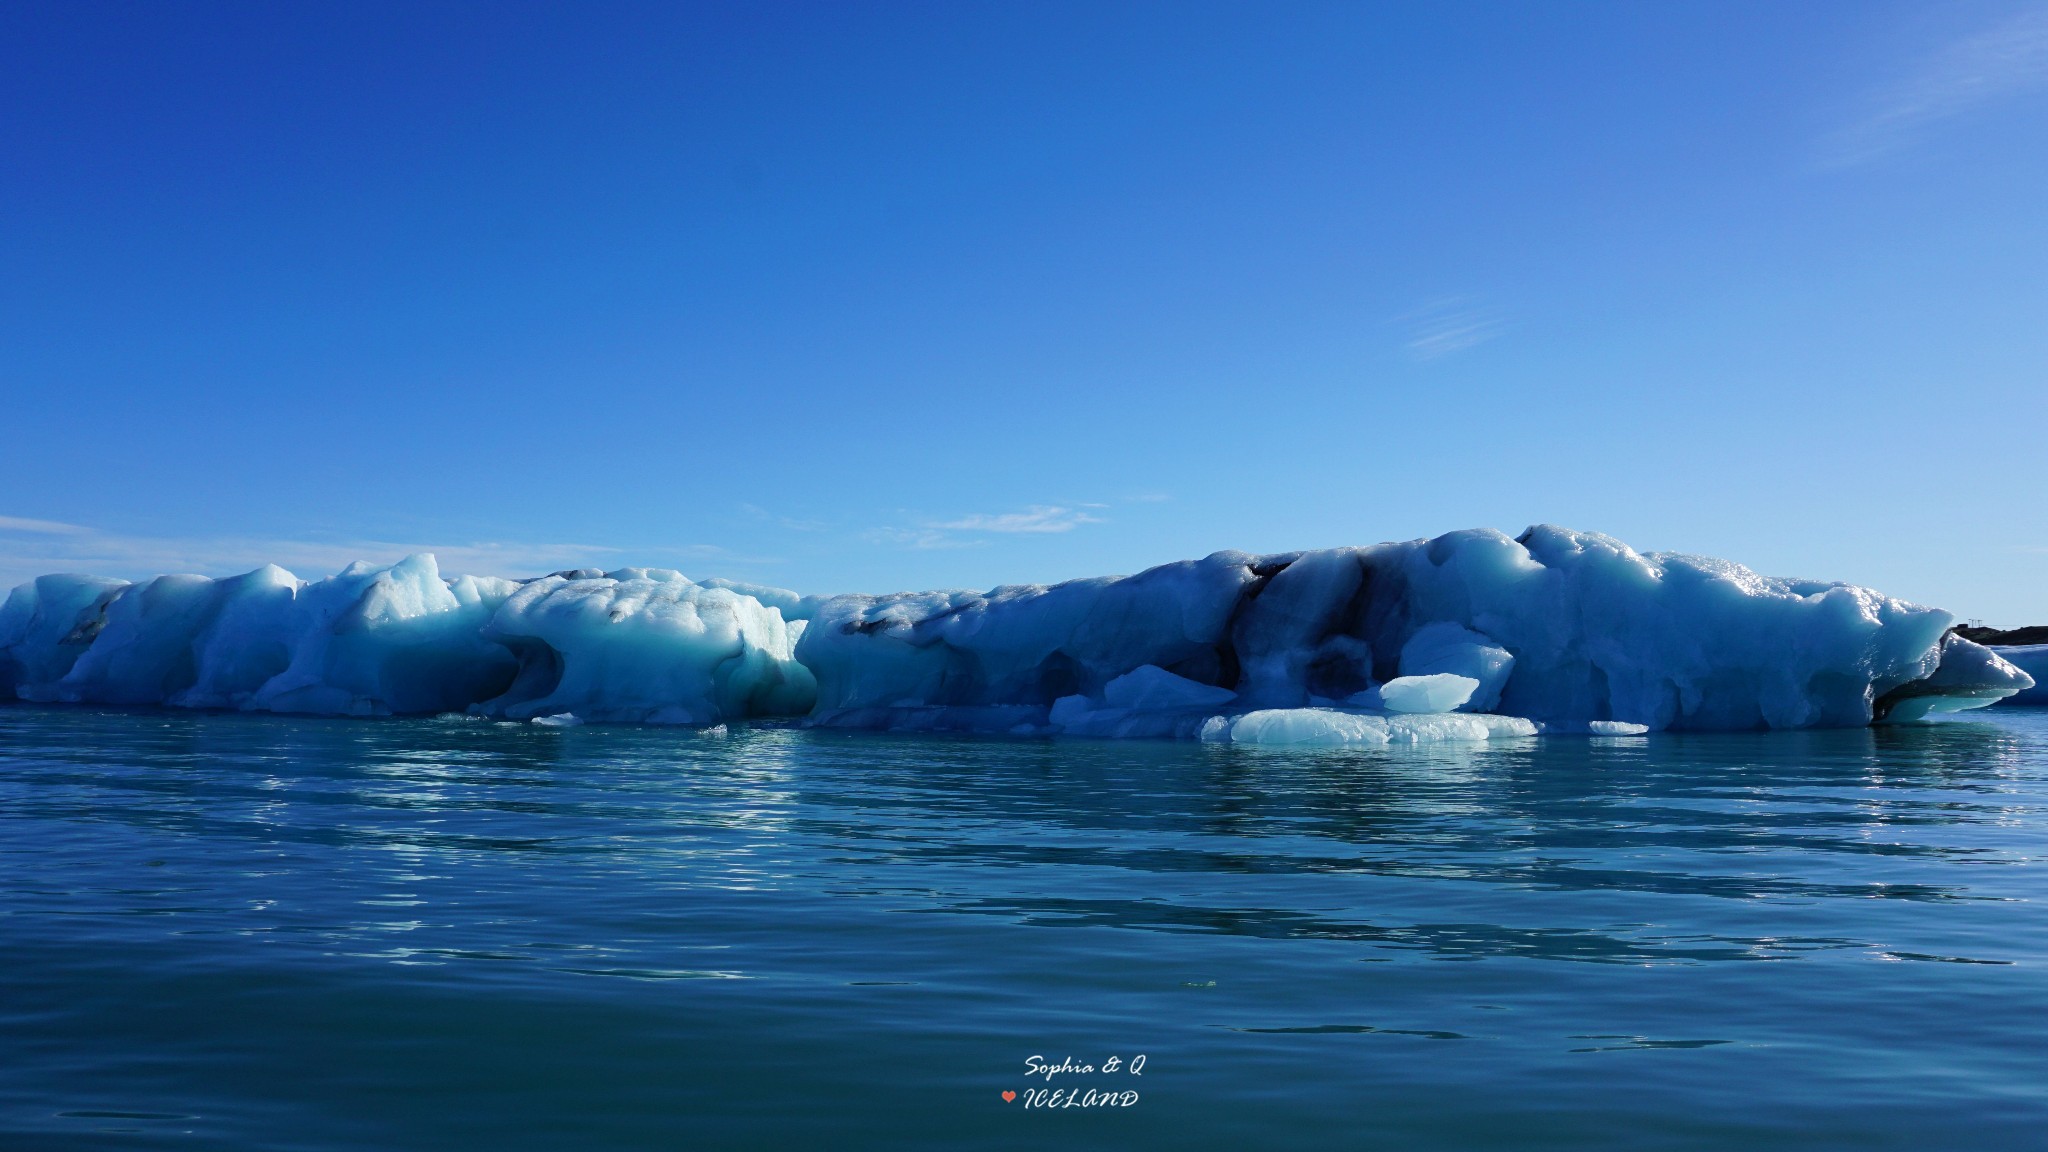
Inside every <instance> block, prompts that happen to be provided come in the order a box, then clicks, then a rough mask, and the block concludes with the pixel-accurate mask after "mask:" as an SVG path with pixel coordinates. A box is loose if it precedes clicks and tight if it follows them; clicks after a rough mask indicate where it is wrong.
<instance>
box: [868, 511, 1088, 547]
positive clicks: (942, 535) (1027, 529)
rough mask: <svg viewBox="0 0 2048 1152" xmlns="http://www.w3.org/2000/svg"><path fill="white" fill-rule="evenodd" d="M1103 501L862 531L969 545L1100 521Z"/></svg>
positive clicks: (895, 540)
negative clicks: (994, 536) (1000, 536)
mask: <svg viewBox="0 0 2048 1152" xmlns="http://www.w3.org/2000/svg"><path fill="white" fill-rule="evenodd" d="M1107 507H1108V505H1106V504H1075V505H1063V504H1033V505H1030V506H1029V507H1027V508H1025V509H1023V510H1022V511H1020V512H970V513H968V514H966V515H964V516H955V517H953V518H952V519H950V520H922V521H920V522H919V523H917V524H916V525H914V526H912V527H908V528H902V527H886V528H876V529H873V530H871V531H869V532H867V533H866V536H867V538H868V539H869V540H871V541H874V542H876V543H878V544H894V545H897V546H899V547H906V548H973V547H977V546H979V545H981V544H985V543H987V539H988V537H989V536H990V535H1005V536H1010V535H1042V534H1048V533H1056V532H1071V531H1073V530H1074V529H1075V528H1078V527H1080V526H1081V525H1083V524H1101V523H1103V518H1102V517H1101V516H1098V515H1096V513H1097V512H1099V511H1101V510H1102V509H1105V508H1107Z"/></svg>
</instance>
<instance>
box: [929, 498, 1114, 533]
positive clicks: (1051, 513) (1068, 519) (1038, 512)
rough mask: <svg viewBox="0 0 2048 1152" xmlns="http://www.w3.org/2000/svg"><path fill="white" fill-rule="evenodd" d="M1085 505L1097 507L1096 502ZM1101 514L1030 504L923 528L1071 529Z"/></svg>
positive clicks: (1022, 530)
mask: <svg viewBox="0 0 2048 1152" xmlns="http://www.w3.org/2000/svg"><path fill="white" fill-rule="evenodd" d="M1084 507H1089V508H1099V507H1101V505H1099V504H1091V505H1085V506H1084ZM1100 523H1102V518H1101V517H1100V516H1091V515H1089V514H1088V513H1087V512H1086V511H1083V510H1082V509H1081V508H1061V507H1058V506H1056V505H1052V504H1033V505H1032V506H1030V507H1029V508H1026V509H1025V510H1024V511H1022V512H1003V513H998V514H995V515H990V514H988V513H985V512H976V513H973V514H971V515H967V516H962V517H960V518H959V519H957V520H943V521H940V522H938V523H936V524H929V525H926V527H929V528H936V529H938V530H940V531H948V532H1072V531H1073V530H1074V529H1075V528H1076V527H1078V526H1080V525H1082V524H1100Z"/></svg>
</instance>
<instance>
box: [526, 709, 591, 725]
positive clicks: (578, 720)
mask: <svg viewBox="0 0 2048 1152" xmlns="http://www.w3.org/2000/svg"><path fill="white" fill-rule="evenodd" d="M530 723H534V724H538V725H540V726H541V727H543V728H576V727H580V726H581V725H582V723H583V717H581V716H578V715H577V714H575V713H574V712H557V713H555V714H554V715H553V716H535V717H534V718H533V719H532V720H531V721H530Z"/></svg>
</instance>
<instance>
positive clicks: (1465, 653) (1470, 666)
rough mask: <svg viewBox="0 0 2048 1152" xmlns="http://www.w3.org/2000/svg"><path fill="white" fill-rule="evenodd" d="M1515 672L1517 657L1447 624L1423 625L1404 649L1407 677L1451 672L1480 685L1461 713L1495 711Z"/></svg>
mask: <svg viewBox="0 0 2048 1152" xmlns="http://www.w3.org/2000/svg"><path fill="white" fill-rule="evenodd" d="M1514 670H1515V657H1514V654H1513V653H1511V652H1509V651H1508V650H1507V649H1505V648H1503V647H1501V646H1500V645H1498V644H1496V643H1494V642H1493V640H1492V639H1491V638H1489V637H1487V636H1486V635H1484V634H1483V633H1479V632H1474V631H1472V630H1471V629H1470V628H1466V627H1463V626H1462V625H1458V624H1452V623H1448V622H1445V621H1439V622H1437V623H1435V624H1425V625H1423V626H1422V627H1421V628H1418V629H1416V631H1415V635H1413V636H1410V637H1409V638H1408V642H1407V643H1406V644H1403V645H1402V646H1401V675H1403V676H1430V675H1434V674H1436V673H1439V672H1450V673H1455V674H1456V675H1459V676H1470V677H1471V678H1472V679H1474V680H1477V681H1478V682H1479V686H1478V687H1477V688H1475V689H1474V690H1473V692H1472V698H1471V699H1470V700H1467V701H1466V702H1465V703H1464V704H1462V705H1460V706H1459V709H1460V710H1461V711H1466V712H1490V711H1492V710H1493V708H1494V706H1495V705H1496V704H1499V703H1500V692H1501V689H1502V688H1504V687H1506V685H1507V682H1508V676H1509V675H1510V674H1511V673H1513V672H1514Z"/></svg>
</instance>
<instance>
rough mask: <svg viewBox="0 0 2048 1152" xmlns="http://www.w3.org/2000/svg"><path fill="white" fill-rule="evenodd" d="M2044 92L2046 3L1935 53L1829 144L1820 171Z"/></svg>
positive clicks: (2047, 79)
mask: <svg viewBox="0 0 2048 1152" xmlns="http://www.w3.org/2000/svg"><path fill="white" fill-rule="evenodd" d="M2043 90H2048V5H2034V6H2031V7H2029V8H2028V9H2026V10H2025V11H2023V12H2021V13H2019V14H2018V15H2017V16H2015V17H2013V18H2011V19H2008V20H2006V21H2005V22H2003V23H2001V24H1999V25H1998V26H1997V27H1994V28H1991V29H1988V30H1985V31H1982V32H1978V33H1975V34H1973V35H1969V36H1964V37H1961V38H1959V39H1957V40H1954V41H1951V42H1950V43H1948V44H1947V45H1945V46H1943V47H1942V48H1940V49H1938V50H1937V51H1935V52H1934V53H1932V54H1931V55H1929V56H1928V57H1926V58H1925V59H1924V61H1923V62H1922V63H1921V64H1920V66H1919V67H1918V68H1917V69H1915V70H1914V71H1913V72H1912V74H1910V75H1908V76H1907V77H1906V78H1905V79H1903V80H1901V81H1899V82H1898V83H1896V84H1893V85H1891V86H1889V87H1886V88H1884V89H1883V90H1881V91H1879V92H1878V93H1877V94H1876V95H1875V96H1874V97H1873V98H1872V99H1871V100H1870V101H1869V110H1868V111H1867V112H1866V114H1865V115H1864V116H1863V117H1862V118H1861V119H1860V120H1858V121H1857V122H1856V123H1854V124H1851V125H1850V126H1849V127H1848V128H1846V129H1844V130H1842V131H1841V132H1839V133H1837V134H1836V135H1835V137H1834V138H1833V139H1832V140H1831V141H1829V144H1828V147H1827V149H1826V154H1825V155H1824V156H1823V157H1822V161H1821V166H1822V167H1824V168H1847V167H1852V166H1854V165H1857V164H1863V163H1867V162H1869V161H1872V160H1877V159H1879V158H1882V157H1884V156H1887V155H1890V154H1892V153H1894V152H1897V151H1899V150H1901V149H1903V148H1906V147H1909V146H1911V145H1912V144H1914V143H1917V142H1918V141H1919V140H1921V139H1922V138H1924V137H1925V136H1926V135H1927V133H1928V132H1929V131H1931V130H1932V129H1933V128H1934V127H1935V126H1936V125H1938V124H1940V123H1942V122H1943V121H1947V120H1953V119H1955V118H1957V117H1960V116H1963V115H1966V114H1968V113H1970V112H1974V111H1977V110H1979V109H1981V108H1983V107H1985V106H1987V105H1991V104H1995V103H1997V102H1999V101H2003V100H2008V99H2012V98H2014V97H2018V96H2024V95H2026V94H2028V93H2032V92H2038V91H2043Z"/></svg>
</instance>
